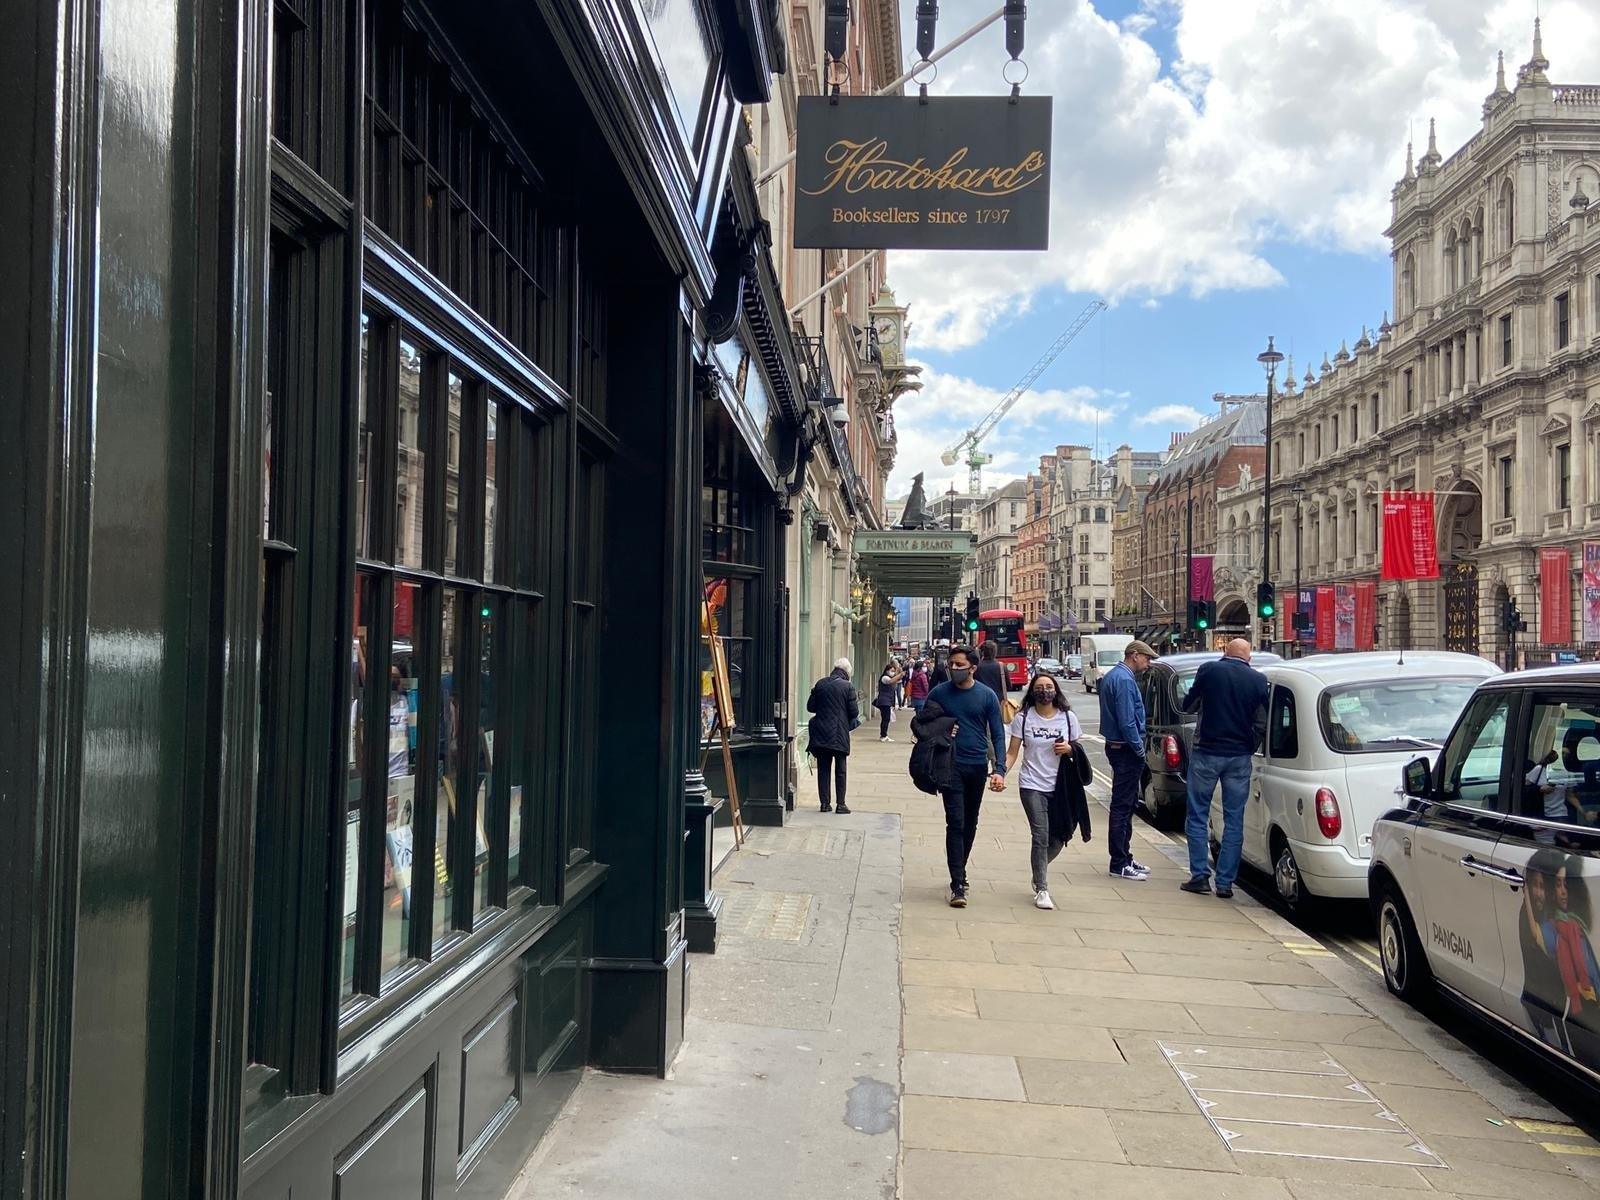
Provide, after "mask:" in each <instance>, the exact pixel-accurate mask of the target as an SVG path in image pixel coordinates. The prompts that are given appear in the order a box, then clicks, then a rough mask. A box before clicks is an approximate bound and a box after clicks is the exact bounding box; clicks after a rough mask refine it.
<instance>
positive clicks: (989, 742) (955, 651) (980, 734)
mask: <svg viewBox="0 0 1600 1200" xmlns="http://www.w3.org/2000/svg"><path fill="white" fill-rule="evenodd" d="M928 704H929V705H930V706H931V705H935V704H937V705H938V706H939V707H940V708H941V709H943V710H944V714H945V716H947V717H954V718H955V721H956V728H955V739H956V746H955V769H956V776H957V786H955V787H953V788H950V789H948V790H941V791H940V792H939V799H941V800H942V801H944V855H945V860H946V862H947V863H948V865H949V867H950V907H951V908H965V907H966V906H967V859H969V858H971V857H972V843H973V841H974V839H976V838H977V836H978V809H979V807H980V806H981V805H982V804H983V789H984V785H985V784H987V785H988V786H989V788H990V789H992V790H993V791H999V790H1000V789H1001V788H1003V787H1004V786H1005V782H1006V756H1005V745H1006V727H1005V722H1004V721H1003V720H1002V719H1001V716H1000V698H999V697H998V696H996V695H995V694H994V690H993V689H992V688H986V687H980V686H979V685H978V681H977V680H976V679H975V678H974V677H973V662H972V651H970V650H968V649H967V648H966V647H965V646H952V647H951V649H950V681H949V682H948V683H941V684H940V685H939V686H938V687H936V688H934V689H933V691H931V692H929V693H928ZM991 753H992V757H993V761H994V767H993V769H992V770H991V769H990V766H989V763H990V758H991Z"/></svg>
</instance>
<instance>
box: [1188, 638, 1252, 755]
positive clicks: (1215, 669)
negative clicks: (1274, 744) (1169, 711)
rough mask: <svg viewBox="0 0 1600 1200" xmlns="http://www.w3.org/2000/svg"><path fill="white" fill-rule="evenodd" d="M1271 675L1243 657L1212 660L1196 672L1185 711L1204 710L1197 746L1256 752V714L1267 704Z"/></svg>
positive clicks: (1222, 751)
mask: <svg viewBox="0 0 1600 1200" xmlns="http://www.w3.org/2000/svg"><path fill="white" fill-rule="evenodd" d="M1268 690H1269V689H1268V686H1267V677H1266V676H1265V675H1263V674H1262V673H1261V672H1260V671H1258V670H1256V669H1255V668H1254V667H1252V666H1251V665H1250V664H1249V663H1247V662H1245V661H1244V660H1243V659H1240V658H1222V659H1218V660H1217V661H1216V662H1208V663H1206V664H1205V665H1204V666H1203V667H1201V668H1200V670H1199V671H1197V672H1196V673H1195V677H1194V686H1193V687H1191V688H1190V689H1189V694H1188V695H1187V696H1185V697H1184V698H1183V711H1184V712H1194V711H1195V709H1197V708H1198V709H1199V710H1200V727H1199V728H1198V729H1197V730H1195V738H1194V747H1195V749H1196V750H1203V751H1204V752H1205V753H1207V754H1228V755H1233V754H1254V753H1255V750H1256V736H1257V729H1258V728H1259V727H1258V726H1257V724H1256V714H1257V713H1259V712H1261V711H1262V710H1263V709H1264V708H1266V706H1267V692H1268Z"/></svg>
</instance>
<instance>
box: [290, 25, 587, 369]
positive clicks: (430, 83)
mask: <svg viewBox="0 0 1600 1200" xmlns="http://www.w3.org/2000/svg"><path fill="white" fill-rule="evenodd" d="M290 2H291V3H295V2H298V3H307V4H309V3H311V2H312V0H290ZM284 7H285V0H278V9H279V11H280V12H281V11H282V10H283V8H284ZM404 8H405V6H404V4H403V0H377V2H376V3H374V4H372V5H371V6H369V9H368V13H369V20H368V25H367V63H368V75H367V87H366V107H367V118H368V119H367V122H366V128H367V153H366V155H365V160H364V164H365V168H366V172H367V194H368V197H369V203H370V210H369V213H368V215H369V216H370V217H371V218H372V220H373V221H374V222H375V223H376V225H377V226H378V228H379V229H381V230H383V232H384V233H385V234H387V235H388V236H389V237H391V238H393V239H394V241H395V242H396V243H398V244H399V246H400V247H401V248H402V249H403V250H405V251H406V252H407V253H409V254H410V255H411V256H412V257H413V258H415V259H416V260H417V261H418V262H420V263H421V264H422V265H423V266H424V267H425V268H426V269H427V270H428V271H430V272H431V273H432V274H433V275H434V277H435V278H437V279H438V280H439V282H440V283H442V284H443V285H444V286H445V287H447V288H449V289H450V290H451V291H453V292H454V293H455V294H456V295H457V296H459V297H460V298H461V299H462V300H464V301H465V302H466V303H467V304H468V305H470V306H471V307H472V308H473V309H474V310H475V311H476V312H477V313H478V314H479V315H480V316H482V317H483V318H484V319H485V320H487V321H488V322H489V323H490V324H491V325H492V326H494V328H495V329H497V330H498V331H499V332H500V333H501V334H502V335H504V336H505V338H506V339H507V340H508V341H510V342H511V344H512V345H514V346H516V347H517V349H519V350H520V351H521V352H522V353H523V354H525V355H526V356H527V357H528V358H529V359H531V360H532V361H533V362H535V363H537V364H538V365H539V366H540V367H541V368H542V369H543V370H544V371H545V372H547V373H548V374H549V375H550V376H551V378H553V379H554V380H555V381H556V382H557V383H559V384H567V383H568V382H569V380H568V365H569V364H568V357H569V351H568V337H569V332H570V326H571V323H570V321H569V319H568V317H567V309H568V304H567V302H566V300H565V299H564V297H563V295H562V290H563V289H562V283H563V264H564V260H565V257H566V255H567V254H568V252H569V251H568V248H567V239H566V237H565V234H564V231H563V229H562V227H561V225H560V224H559V223H558V222H557V221H556V220H555V218H554V217H553V216H552V215H551V214H550V213H549V212H548V211H547V206H546V205H544V204H543V203H542V196H541V195H540V193H539V191H538V189H537V188H536V187H535V186H534V185H533V183H532V182H531V179H532V178H533V177H534V175H533V171H532V168H531V166H529V165H528V164H526V163H524V162H523V160H522V157H521V155H520V153H519V152H518V150H517V149H516V148H515V147H514V146H513V145H512V144H510V143H509V142H508V141H507V139H505V138H504V137H502V136H501V133H500V130H499V129H498V128H497V127H496V126H495V125H494V124H492V123H491V122H490V121H489V120H488V118H487V117H486V116H485V115H484V114H483V113H482V112H481V111H480V110H479V108H478V107H477V106H476V105H475V104H474V103H473V101H472V100H471V99H470V98H469V96H468V94H467V91H466V89H465V88H464V87H463V86H462V84H461V82H460V81H459V80H458V79H456V78H455V77H454V76H453V75H452V73H451V72H450V70H449V69H448V68H447V67H445V66H444V65H443V64H442V63H441V62H440V61H439V59H438V57H437V56H436V55H435V54H433V53H432V52H431V51H430V49H429V47H428V45H427V42H426V40H425V39H424V37H423V36H422V34H421V33H420V32H419V31H418V30H417V29H415V28H414V27H413V26H412V25H411V24H410V23H409V22H408V20H407V18H406V16H405V11H404Z"/></svg>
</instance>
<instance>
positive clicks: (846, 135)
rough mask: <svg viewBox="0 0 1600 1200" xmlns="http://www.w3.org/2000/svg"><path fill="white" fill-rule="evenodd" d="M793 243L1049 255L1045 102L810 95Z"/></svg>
mask: <svg viewBox="0 0 1600 1200" xmlns="http://www.w3.org/2000/svg"><path fill="white" fill-rule="evenodd" d="M798 124H799V130H798V137H797V142H798V146H797V163H796V170H795V230H794V244H795V245H796V246H797V247H800V248H804V249H861V250H878V249H903V250H1045V249H1048V248H1049V245H1050V153H1051V146H1050V130H1051V100H1050V97H1048V96H1029V97H1022V98H1011V97H1004V96H964V97H941V98H938V99H934V100H929V101H924V100H921V99H919V98H917V97H913V96H904V97H902V96H840V97H826V96H802V97H801V98H800V109H799V122H798Z"/></svg>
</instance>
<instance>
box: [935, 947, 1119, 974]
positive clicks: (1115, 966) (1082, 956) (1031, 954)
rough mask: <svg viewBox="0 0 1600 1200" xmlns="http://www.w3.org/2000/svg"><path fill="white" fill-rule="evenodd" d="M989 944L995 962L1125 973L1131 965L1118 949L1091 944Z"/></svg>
mask: <svg viewBox="0 0 1600 1200" xmlns="http://www.w3.org/2000/svg"><path fill="white" fill-rule="evenodd" d="M963 940H964V939H963ZM984 944H986V945H988V944H991V943H984ZM992 945H993V948H994V957H995V961H997V962H1003V963H1026V964H1028V965H1029V966H1038V967H1070V968H1072V969H1073V970H1079V971H1120V972H1125V973H1131V972H1132V971H1133V966H1132V964H1130V963H1129V962H1128V959H1127V957H1126V956H1125V955H1124V954H1122V953H1121V952H1120V951H1117V950H1102V949H1097V948H1094V947H1090V946H1059V945H1056V944H1054V943H1051V942H995V943H992Z"/></svg>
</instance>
